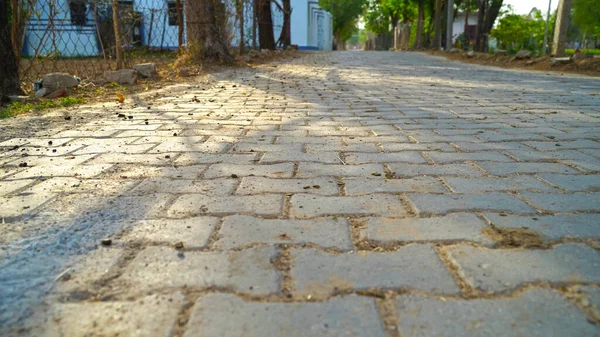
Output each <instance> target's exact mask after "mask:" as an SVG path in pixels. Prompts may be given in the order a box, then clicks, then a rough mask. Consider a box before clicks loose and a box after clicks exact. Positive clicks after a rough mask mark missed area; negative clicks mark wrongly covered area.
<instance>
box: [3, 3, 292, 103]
mask: <svg viewBox="0 0 600 337" xmlns="http://www.w3.org/2000/svg"><path fill="white" fill-rule="evenodd" d="M0 1H10V2H11V6H10V8H11V9H12V13H13V15H12V20H11V26H12V27H11V28H12V30H11V32H12V39H13V49H14V52H15V54H16V55H17V59H18V60H19V70H20V78H21V84H22V87H23V89H24V90H25V91H31V90H32V88H33V83H34V82H35V81H36V80H37V79H39V78H40V77H42V76H43V75H45V74H47V73H52V72H67V73H70V74H72V75H75V76H78V77H80V78H81V79H82V80H90V81H94V80H97V79H100V78H102V77H103V74H104V72H105V71H107V70H114V69H116V68H117V49H118V47H120V49H121V50H122V59H123V66H125V67H131V66H132V65H133V64H135V63H142V62H154V63H156V64H157V66H159V67H160V66H166V65H168V64H170V63H172V62H173V61H174V60H175V59H176V57H177V55H178V54H177V51H178V49H179V48H182V47H185V46H186V45H187V36H186V29H185V7H186V6H185V0H0ZM190 1H191V0H190ZM195 1H197V0H195ZM257 1H265V0H224V3H225V5H226V7H227V15H228V17H229V18H230V30H231V34H230V36H231V45H232V47H236V48H235V49H237V47H239V46H240V44H241V45H243V47H244V49H245V50H248V49H251V48H258V47H259V42H258V41H259V36H258V35H259V34H258V26H259V25H260V23H261V21H260V18H258V17H257V15H255V13H256V3H257ZM270 3H271V21H272V25H273V34H274V38H275V41H276V42H277V44H278V45H279V46H281V45H282V39H281V37H282V31H284V30H285V28H284V7H283V3H284V0H271V1H270ZM115 5H116V7H117V13H116V14H117V24H116V25H115V20H114V17H115V16H114V14H115V13H113V6H115ZM117 30H118V32H119V35H120V43H118V44H117V39H116V34H115V32H116V31H117ZM240 41H243V43H240Z"/></svg>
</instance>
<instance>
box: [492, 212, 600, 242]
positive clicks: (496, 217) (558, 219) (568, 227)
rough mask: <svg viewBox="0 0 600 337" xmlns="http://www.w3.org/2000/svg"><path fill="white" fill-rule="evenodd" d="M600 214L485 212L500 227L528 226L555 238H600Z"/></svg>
mask: <svg viewBox="0 0 600 337" xmlns="http://www.w3.org/2000/svg"><path fill="white" fill-rule="evenodd" d="M599 216H600V215H598V214H570V215H548V216H533V215H532V216H518V215H510V214H494V213H485V217H486V218H488V219H489V220H490V221H491V222H492V223H493V224H494V225H496V226H498V227H506V228H528V229H531V230H534V231H536V232H538V233H539V234H541V235H543V236H545V237H547V238H550V239H553V240H559V239H562V238H583V239H588V238H600V226H598V217H599Z"/></svg>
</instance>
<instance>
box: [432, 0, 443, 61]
mask: <svg viewBox="0 0 600 337" xmlns="http://www.w3.org/2000/svg"><path fill="white" fill-rule="evenodd" d="M433 25H434V27H435V28H434V29H435V35H434V38H433V48H434V49H437V50H439V49H440V48H442V0H436V6H435V19H434V23H433Z"/></svg>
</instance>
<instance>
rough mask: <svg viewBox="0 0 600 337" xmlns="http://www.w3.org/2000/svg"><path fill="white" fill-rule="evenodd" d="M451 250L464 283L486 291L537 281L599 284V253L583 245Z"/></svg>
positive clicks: (456, 248) (458, 247) (463, 247)
mask: <svg viewBox="0 0 600 337" xmlns="http://www.w3.org/2000/svg"><path fill="white" fill-rule="evenodd" d="M448 251H449V253H450V256H451V258H452V259H454V261H455V262H456V263H457V264H458V266H459V268H460V273H461V275H464V276H463V277H464V279H465V281H466V282H468V283H469V284H470V285H471V286H473V287H475V288H477V289H481V290H483V291H486V292H499V291H503V290H507V289H514V288H517V287H519V286H520V285H522V284H527V283H535V282H549V283H564V282H569V283H585V282H596V283H598V282H599V281H600V252H598V251H596V250H594V249H592V248H589V247H588V246H586V245H583V244H562V245H558V246H554V247H553V248H552V249H550V250H521V249H488V248H479V247H473V246H467V245H457V246H453V247H451V248H449V249H448Z"/></svg>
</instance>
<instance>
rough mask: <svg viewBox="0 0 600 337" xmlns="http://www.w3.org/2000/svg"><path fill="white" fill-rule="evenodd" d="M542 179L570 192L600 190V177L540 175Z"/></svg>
mask: <svg viewBox="0 0 600 337" xmlns="http://www.w3.org/2000/svg"><path fill="white" fill-rule="evenodd" d="M540 177H542V179H544V180H546V181H549V182H550V183H552V184H554V185H556V186H558V187H560V188H563V189H565V190H567V191H570V192H576V191H589V190H598V189H600V175H593V174H591V175H570V174H552V173H544V174H540Z"/></svg>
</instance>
